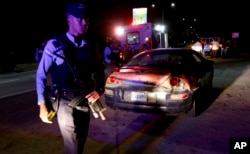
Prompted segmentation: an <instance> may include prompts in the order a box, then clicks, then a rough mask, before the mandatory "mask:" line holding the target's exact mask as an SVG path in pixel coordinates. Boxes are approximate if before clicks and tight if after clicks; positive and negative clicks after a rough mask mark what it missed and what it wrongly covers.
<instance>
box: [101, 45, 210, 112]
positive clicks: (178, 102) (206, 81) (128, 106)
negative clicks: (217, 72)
mask: <svg viewBox="0 0 250 154" xmlns="http://www.w3.org/2000/svg"><path fill="white" fill-rule="evenodd" d="M213 64H214V61H212V60H208V59H205V58H204V57H203V56H202V55H201V54H199V53H198V52H196V51H194V50H192V49H190V48H162V49H150V50H146V51H143V52H141V53H139V54H137V55H135V56H134V57H133V58H132V59H130V61H129V62H128V63H127V64H125V65H124V66H122V67H120V68H116V69H114V70H113V72H112V73H111V74H110V75H109V76H108V78H107V80H106V85H105V93H104V97H105V102H106V104H107V106H109V107H110V108H112V109H116V108H117V109H121V110H128V111H133V112H144V113H156V114H162V113H163V114H164V115H179V114H181V113H191V115H192V116H197V113H198V112H197V110H198V109H199V106H200V105H202V104H201V103H202V100H201V99H202V97H201V95H202V93H203V92H204V90H205V89H206V90H207V89H211V88H212V82H213V74H214V66H213Z"/></svg>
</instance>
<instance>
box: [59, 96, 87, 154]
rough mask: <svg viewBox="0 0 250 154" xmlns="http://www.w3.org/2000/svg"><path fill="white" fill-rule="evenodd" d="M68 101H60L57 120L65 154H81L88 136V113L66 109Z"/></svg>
mask: <svg viewBox="0 0 250 154" xmlns="http://www.w3.org/2000/svg"><path fill="white" fill-rule="evenodd" d="M67 103H69V101H67V100H64V99H61V102H60V105H59V110H58V113H57V120H58V124H59V128H60V131H61V134H62V137H63V141H64V150H65V153H66V154H82V153H83V151H84V145H85V142H86V139H87V136H88V129H89V122H90V113H89V112H87V113H86V112H82V111H79V110H76V109H72V108H71V107H68V105H67Z"/></svg>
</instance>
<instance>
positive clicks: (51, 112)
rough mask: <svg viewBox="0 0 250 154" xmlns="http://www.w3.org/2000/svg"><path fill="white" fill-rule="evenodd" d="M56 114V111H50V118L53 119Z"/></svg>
mask: <svg viewBox="0 0 250 154" xmlns="http://www.w3.org/2000/svg"><path fill="white" fill-rule="evenodd" d="M55 115H56V112H55V111H50V112H49V114H48V119H49V120H50V121H51V120H52V119H53V118H54V116H55Z"/></svg>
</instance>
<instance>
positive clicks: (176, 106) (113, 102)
mask: <svg viewBox="0 0 250 154" xmlns="http://www.w3.org/2000/svg"><path fill="white" fill-rule="evenodd" d="M105 102H106V104H107V106H109V107H111V108H118V109H122V110H127V111H132V112H143V113H155V114H165V115H178V114H181V113H185V112H186V111H188V110H189V109H190V107H191V105H192V99H191V98H188V99H185V100H182V101H167V102H166V103H164V104H163V103H161V104H149V103H148V104H145V103H144V104H142V103H140V102H134V103H132V102H124V101H121V100H119V99H118V98H115V97H111V96H108V95H105Z"/></svg>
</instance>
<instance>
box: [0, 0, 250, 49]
mask: <svg viewBox="0 0 250 154" xmlns="http://www.w3.org/2000/svg"><path fill="white" fill-rule="evenodd" d="M152 1H153V0H152ZM218 1H219V0H217V1H215V2H212V1H201V0H173V2H175V4H176V7H175V8H174V9H173V8H171V7H170V3H171V2H172V1H171V2H170V1H165V0H154V1H153V3H154V4H155V5H156V8H157V9H156V8H155V10H153V9H152V8H150V7H151V4H152V2H151V1H150V0H147V1H146V0H118V1H117V2H116V1H114V0H106V1H101V0H91V1H90V0H89V2H88V5H89V6H90V8H91V10H92V20H91V24H92V25H91V26H92V27H93V29H95V30H96V33H98V34H99V35H100V36H102V37H103V36H105V35H107V34H108V33H109V31H110V30H111V29H112V26H113V25H115V24H128V23H130V22H131V20H132V8H139V7H148V10H149V17H150V20H152V21H157V20H159V19H161V15H162V11H164V17H165V18H164V21H165V22H166V23H168V24H169V29H171V30H174V29H178V27H179V26H181V25H182V23H181V21H180V19H182V17H185V18H186V19H190V20H191V19H192V18H196V19H197V23H196V24H197V27H198V29H199V32H200V33H201V34H203V35H217V36H219V35H223V36H231V33H232V32H233V31H239V32H240V36H242V37H243V36H244V35H246V34H245V33H246V29H244V27H246V26H244V25H245V20H244V18H245V17H246V14H247V13H246V12H249V11H246V10H245V9H247V8H246V7H245V6H246V4H244V3H246V2H241V1H240V2H237V1H222V0H221V1H222V2H218ZM68 2H71V1H70V0H36V1H18V2H13V1H8V2H5V3H4V4H1V6H2V9H5V11H3V10H1V12H2V22H1V23H2V27H3V30H4V31H3V36H4V38H6V39H4V42H3V45H4V47H6V48H7V49H8V50H15V51H17V50H19V51H22V52H33V51H32V50H34V48H35V47H36V46H37V45H38V44H40V42H42V41H43V40H45V39H48V38H50V37H51V36H53V35H54V34H57V33H64V32H65V31H66V28H67V26H66V22H65V13H64V11H65V5H66V4H67V3H68ZM225 2H227V3H225ZM1 3H3V2H1ZM172 22H175V24H172ZM13 39H14V40H13Z"/></svg>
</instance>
